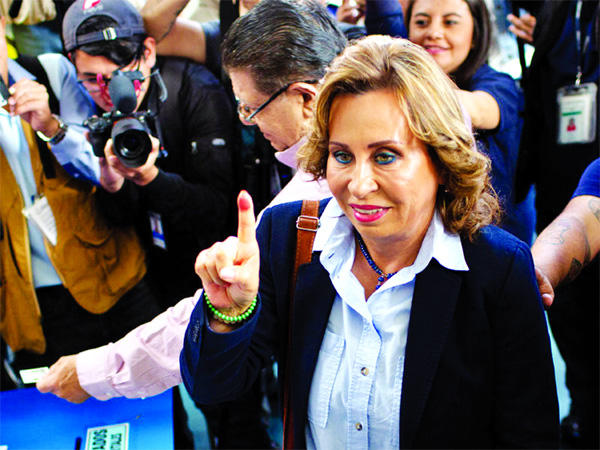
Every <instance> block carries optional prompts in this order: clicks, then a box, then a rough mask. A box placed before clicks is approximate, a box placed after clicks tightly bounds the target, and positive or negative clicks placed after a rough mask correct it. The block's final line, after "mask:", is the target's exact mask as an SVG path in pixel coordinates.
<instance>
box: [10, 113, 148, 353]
mask: <svg viewBox="0 0 600 450" xmlns="http://www.w3.org/2000/svg"><path fill="white" fill-rule="evenodd" d="M22 124H23V131H24V134H25V137H26V138H27V142H28V143H29V150H30V154H31V165H32V168H33V174H34V177H35V181H36V185H37V191H38V194H39V195H45V196H46V198H47V199H48V203H49V205H50V207H51V208H52V212H53V213H54V218H55V220H56V229H57V240H56V246H52V244H51V243H50V242H48V241H47V240H46V241H45V244H46V251H47V252H48V255H49V257H50V261H51V262H52V264H53V265H54V268H55V269H56V272H57V273H58V275H59V277H60V278H61V280H62V283H63V285H64V286H65V287H66V288H67V289H68V290H69V291H70V293H71V295H73V297H74V298H75V300H76V301H77V303H79V305H81V307H83V308H84V309H86V310H87V311H89V312H91V313H93V314H101V313H104V312H106V311H107V310H109V309H110V308H111V307H112V306H113V305H114V304H115V303H116V302H117V300H119V298H120V297H121V296H123V294H125V293H126V292H127V291H128V290H129V289H131V288H132V287H133V286H135V285H136V284H137V283H138V282H139V281H140V280H141V279H142V277H143V276H144V275H145V273H146V265H145V262H144V252H143V249H142V247H141V245H140V242H139V239H138V237H137V235H136V233H135V231H134V229H133V228H131V227H127V228H113V227H111V226H110V225H109V224H108V223H107V221H106V219H105V218H104V217H103V216H102V215H101V213H100V211H99V210H98V208H97V207H96V204H95V201H96V199H95V192H96V188H95V187H94V186H92V185H90V184H88V183H86V182H83V181H79V180H76V179H75V178H73V177H71V176H69V175H68V174H67V172H65V170H64V169H63V168H62V167H61V166H60V164H59V163H58V162H57V161H56V159H55V158H54V155H52V154H51V152H50V150H48V153H49V155H50V159H51V163H52V165H53V166H54V169H55V172H56V177H54V178H51V179H49V178H46V176H45V174H44V170H43V166H42V163H41V159H40V153H39V151H38V146H37V142H36V139H35V133H34V131H33V130H32V129H31V127H30V126H29V124H28V123H26V122H24V121H22ZM23 207H24V203H23V198H22V195H21V191H20V189H19V186H18V184H17V182H16V180H15V177H14V175H13V173H12V171H11V168H10V165H9V164H8V160H7V159H6V156H5V155H4V150H3V149H2V147H0V221H1V223H2V230H1V233H2V234H1V235H0V264H1V265H0V331H1V332H2V337H3V338H4V340H5V341H6V343H7V344H8V345H9V346H10V348H11V349H12V350H14V351H18V350H20V349H27V350H29V351H33V352H36V353H44V352H45V350H46V341H45V339H44V334H43V331H42V327H41V323H40V320H41V315H40V308H39V305H38V302H37V297H36V294H35V289H34V285H33V277H32V270H31V255H30V248H29V234H28V232H27V222H26V219H25V217H24V216H23V214H22V209H23Z"/></svg>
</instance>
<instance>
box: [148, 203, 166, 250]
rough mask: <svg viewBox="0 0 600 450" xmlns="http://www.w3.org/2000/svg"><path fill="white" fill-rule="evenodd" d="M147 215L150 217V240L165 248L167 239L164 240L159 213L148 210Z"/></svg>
mask: <svg viewBox="0 0 600 450" xmlns="http://www.w3.org/2000/svg"><path fill="white" fill-rule="evenodd" d="M148 217H149V218H150V228H151V229H152V242H153V243H154V245H156V246H157V247H160V248H162V249H164V250H166V249H167V241H166V240H165V232H164V231H163V226H162V219H161V217H160V214H157V213H155V212H152V211H148Z"/></svg>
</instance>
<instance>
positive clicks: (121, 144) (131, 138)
mask: <svg viewBox="0 0 600 450" xmlns="http://www.w3.org/2000/svg"><path fill="white" fill-rule="evenodd" d="M152 76H157V79H158V81H159V87H160V88H161V91H162V92H161V97H160V101H161V103H164V101H165V100H166V98H167V93H166V88H165V86H164V83H163V81H162V78H161V77H160V74H159V73H158V70H156V71H154V72H153V73H152ZM143 79H144V76H143V75H142V73H141V72H140V71H138V70H134V71H129V72H121V71H120V70H115V71H114V72H113V73H112V76H111V79H110V83H109V85H108V92H109V94H110V98H111V101H112V103H113V108H112V110H111V111H109V112H106V113H104V114H103V115H102V116H100V117H90V118H89V119H87V120H85V121H84V122H83V125H84V126H85V127H87V129H88V130H89V132H90V133H89V140H90V143H91V144H92V148H93V149H94V154H95V155H96V156H101V157H103V156H104V147H105V146H106V142H107V141H108V139H109V138H110V139H112V140H113V150H114V152H115V155H117V157H118V158H119V160H120V161H121V162H122V163H123V165H124V166H126V167H131V168H135V167H140V166H143V165H144V164H145V163H146V160H147V159H148V155H149V154H150V152H151V151H152V142H151V141H150V130H149V129H148V125H147V122H148V119H150V118H151V117H153V116H155V115H156V113H153V112H151V111H138V112H134V111H135V109H136V107H137V95H136V89H135V85H136V83H141V82H142V81H143Z"/></svg>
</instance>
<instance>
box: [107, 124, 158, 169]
mask: <svg viewBox="0 0 600 450" xmlns="http://www.w3.org/2000/svg"><path fill="white" fill-rule="evenodd" d="M111 137H112V139H113V148H114V152H115V154H116V155H117V157H118V158H119V159H120V160H121V162H122V163H123V165H124V166H126V167H132V168H135V167H140V166H143V165H144V163H145V162H146V160H147V159H148V155H149V154H150V151H151V150H152V142H151V141H150V137H149V136H148V130H147V128H146V126H145V125H144V124H143V123H142V122H140V121H139V120H138V119H135V118H127V119H122V120H119V121H118V122H116V123H115V124H114V126H113V129H112V133H111Z"/></svg>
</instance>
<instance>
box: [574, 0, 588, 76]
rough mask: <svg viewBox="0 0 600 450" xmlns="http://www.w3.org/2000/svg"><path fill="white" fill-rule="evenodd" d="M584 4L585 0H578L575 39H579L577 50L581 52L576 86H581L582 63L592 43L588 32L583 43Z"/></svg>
mask: <svg viewBox="0 0 600 450" xmlns="http://www.w3.org/2000/svg"><path fill="white" fill-rule="evenodd" d="M582 6H583V0H577V7H576V9H575V39H576V40H577V52H578V53H579V58H578V62H577V78H576V79H575V86H579V84H580V83H581V76H582V65H583V58H584V55H585V51H586V50H587V46H588V44H589V43H590V35H589V34H587V33H586V36H585V41H584V42H583V46H582V45H581V8H582Z"/></svg>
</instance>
